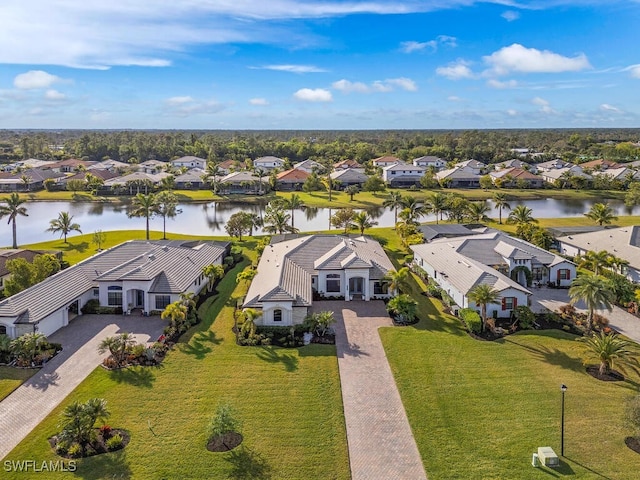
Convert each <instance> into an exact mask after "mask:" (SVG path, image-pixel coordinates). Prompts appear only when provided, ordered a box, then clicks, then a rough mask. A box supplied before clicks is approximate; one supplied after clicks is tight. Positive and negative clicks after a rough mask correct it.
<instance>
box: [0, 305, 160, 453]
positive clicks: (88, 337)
mask: <svg viewBox="0 0 640 480" xmlns="http://www.w3.org/2000/svg"><path fill="white" fill-rule="evenodd" d="M166 324H167V322H166V321H164V320H161V319H160V317H140V316H122V315H81V316H78V317H76V318H75V319H74V320H72V321H71V322H70V323H69V325H68V326H66V327H64V328H61V329H60V330H58V331H57V332H56V333H54V334H53V335H51V337H49V340H50V341H52V342H58V343H61V344H62V348H63V350H62V352H60V353H59V354H58V355H56V356H55V357H54V358H53V359H52V360H51V361H50V362H48V363H47V364H46V365H45V366H44V367H42V368H41V369H40V371H38V372H37V373H36V374H35V375H34V376H33V377H31V378H30V379H29V380H27V381H26V382H25V383H23V384H22V385H21V386H20V387H18V388H17V389H16V390H15V391H14V392H13V393H11V395H9V396H8V397H6V398H5V399H4V400H2V402H0V459H2V458H4V457H5V456H6V455H7V454H8V453H9V452H10V451H11V450H13V449H14V448H15V447H16V445H18V443H20V442H21V441H22V439H24V438H25V437H26V436H27V435H28V434H29V432H31V430H33V429H34V428H36V427H37V426H38V424H39V423H40V422H41V421H42V420H43V419H44V418H45V417H46V416H47V415H49V413H51V411H52V410H53V409H54V408H55V407H57V406H58V405H59V404H60V402H62V400H64V398H65V397H66V396H67V395H68V394H69V393H71V391H72V390H73V389H74V388H76V387H77V386H78V385H79V384H80V382H82V381H83V380H84V379H85V378H86V377H87V376H88V375H89V374H90V373H91V372H92V371H93V370H94V369H95V368H96V367H97V366H98V365H100V364H101V363H102V360H103V358H104V357H105V356H106V354H105V355H100V354H99V353H98V345H99V344H100V342H101V341H102V340H103V339H104V338H106V337H110V336H113V335H115V334H117V333H122V332H130V333H133V334H135V338H136V340H137V341H138V342H147V341H155V340H156V339H157V338H158V337H159V336H160V335H161V334H162V330H163V328H164V326H165V325H166Z"/></svg>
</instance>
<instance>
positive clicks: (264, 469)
mask: <svg viewBox="0 0 640 480" xmlns="http://www.w3.org/2000/svg"><path fill="white" fill-rule="evenodd" d="M225 460H226V461H227V462H229V464H230V465H231V471H230V472H229V474H228V475H229V478H231V479H233V480H269V479H270V478H272V476H271V470H272V468H271V465H269V463H268V462H267V461H266V460H265V459H264V457H263V456H262V455H260V454H259V453H258V452H256V451H255V450H253V449H251V448H248V447H245V446H244V445H241V446H240V447H239V448H236V449H234V450H232V451H231V452H230V453H229V456H228V457H227V458H226V459H225Z"/></svg>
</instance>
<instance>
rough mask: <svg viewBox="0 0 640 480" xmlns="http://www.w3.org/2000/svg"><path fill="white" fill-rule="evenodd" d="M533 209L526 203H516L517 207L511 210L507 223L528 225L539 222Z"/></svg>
mask: <svg viewBox="0 0 640 480" xmlns="http://www.w3.org/2000/svg"><path fill="white" fill-rule="evenodd" d="M532 213H533V210H531V209H530V208H529V207H527V206H525V205H516V208H514V209H513V210H511V213H509V216H508V217H507V223H509V224H515V225H518V226H521V225H526V224H530V223H538V220H536V219H535V218H533V215H532Z"/></svg>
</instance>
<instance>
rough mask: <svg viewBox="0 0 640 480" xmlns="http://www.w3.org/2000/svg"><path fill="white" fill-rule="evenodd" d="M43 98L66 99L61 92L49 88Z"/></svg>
mask: <svg viewBox="0 0 640 480" xmlns="http://www.w3.org/2000/svg"><path fill="white" fill-rule="evenodd" d="M44 98H46V99H47V100H53V101H60V100H66V98H67V96H66V95H65V94H64V93H62V92H59V91H57V90H54V89H50V90H47V91H46V92H45V94H44Z"/></svg>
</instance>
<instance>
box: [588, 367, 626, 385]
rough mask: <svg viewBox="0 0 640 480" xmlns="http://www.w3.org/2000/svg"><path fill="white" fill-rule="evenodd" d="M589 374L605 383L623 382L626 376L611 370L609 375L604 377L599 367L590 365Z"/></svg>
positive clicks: (606, 374)
mask: <svg viewBox="0 0 640 480" xmlns="http://www.w3.org/2000/svg"><path fill="white" fill-rule="evenodd" d="M587 373H588V374H589V375H591V376H592V377H593V378H597V379H598V380H602V381H603V382H621V381H623V380H624V375H622V374H621V373H620V372H616V371H615V370H610V371H609V373H605V374H603V375H601V374H600V368H599V367H598V366H597V365H589V366H588V367H587Z"/></svg>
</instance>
